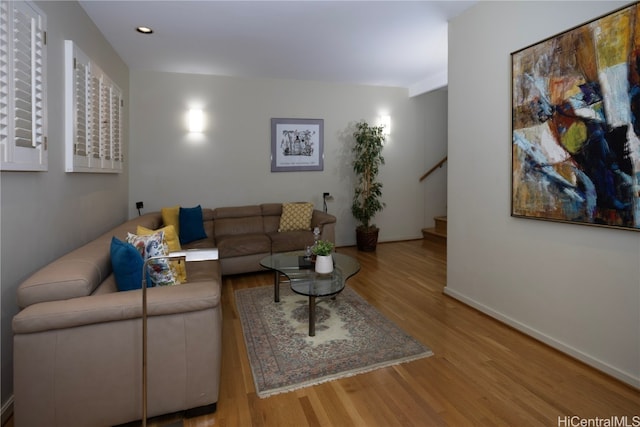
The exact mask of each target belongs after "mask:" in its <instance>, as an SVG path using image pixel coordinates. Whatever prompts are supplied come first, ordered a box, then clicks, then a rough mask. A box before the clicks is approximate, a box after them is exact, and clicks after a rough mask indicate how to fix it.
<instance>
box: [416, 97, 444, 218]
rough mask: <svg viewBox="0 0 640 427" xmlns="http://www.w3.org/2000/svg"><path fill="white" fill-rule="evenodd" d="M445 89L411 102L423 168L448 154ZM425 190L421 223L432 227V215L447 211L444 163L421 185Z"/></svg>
mask: <svg viewBox="0 0 640 427" xmlns="http://www.w3.org/2000/svg"><path fill="white" fill-rule="evenodd" d="M447 97H448V92H447V88H444V89H439V90H436V91H433V92H430V93H428V94H424V95H421V96H417V97H415V98H414V102H415V103H416V104H417V106H416V109H415V110H416V111H417V112H418V113H419V114H420V116H421V117H422V119H421V120H420V121H419V123H420V125H419V126H420V128H419V131H418V134H419V135H422V138H423V143H424V151H425V152H424V170H423V171H422V172H421V173H420V176H422V175H423V174H424V173H425V172H427V171H428V170H429V169H431V168H432V167H433V166H435V165H436V164H437V163H438V162H439V161H440V160H442V159H443V158H444V157H446V156H447ZM420 185H421V186H422V190H423V191H424V216H423V220H422V222H423V226H424V227H433V226H434V225H435V221H434V219H433V218H434V217H435V216H441V215H446V214H447V163H444V164H443V165H442V167H440V168H438V169H436V170H435V171H433V172H432V173H431V175H429V176H428V177H427V178H426V179H424V180H423V181H422V183H421V184H420Z"/></svg>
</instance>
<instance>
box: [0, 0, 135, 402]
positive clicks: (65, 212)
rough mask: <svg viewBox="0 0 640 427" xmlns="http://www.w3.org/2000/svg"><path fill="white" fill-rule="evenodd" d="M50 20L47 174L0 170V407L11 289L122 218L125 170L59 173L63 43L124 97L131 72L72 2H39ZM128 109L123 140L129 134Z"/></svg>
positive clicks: (6, 392)
mask: <svg viewBox="0 0 640 427" xmlns="http://www.w3.org/2000/svg"><path fill="white" fill-rule="evenodd" d="M36 4H37V6H38V7H39V8H40V9H42V11H43V12H44V13H45V14H46V15H47V27H48V31H47V42H48V43H47V66H48V75H47V78H48V89H49V92H48V108H49V121H48V123H49V132H48V137H49V138H48V141H49V171H48V172H2V173H1V178H0V179H1V184H2V192H1V194H0V197H1V206H2V213H1V216H2V218H1V233H0V246H1V264H0V270H1V272H0V274H1V278H2V279H1V289H2V302H1V305H2V322H1V328H2V341H1V344H2V353H1V359H2V371H1V372H2V380H1V382H2V393H1V397H2V404H3V409H4V406H5V405H6V404H7V401H8V400H9V399H10V396H11V395H12V393H13V368H12V366H13V356H12V353H13V334H12V330H11V319H12V317H13V316H14V315H15V314H16V313H17V312H18V307H17V305H16V296H15V295H16V288H17V286H18V284H19V283H20V282H21V281H22V280H24V279H25V278H26V277H27V276H29V275H30V274H31V273H33V272H34V271H36V270H37V269H38V268H40V267H41V266H43V265H45V264H46V263H48V262H49V261H51V260H53V259H55V258H57V257H59V256H60V255H62V254H64V253H66V252H68V251H70V250H71V249H73V248H76V247H78V246H80V245H81V244H83V243H85V242H87V241H89V240H91V239H92V238H93V237H95V236H97V235H99V234H101V233H103V232H104V231H106V230H107V229H109V228H111V227H112V226H114V225H116V224H118V223H120V222H122V221H123V220H125V219H126V218H127V200H128V197H127V191H128V185H127V184H128V173H127V172H126V171H125V172H124V173H122V174H117V175H116V174H95V175H89V174H67V173H65V172H64V98H63V95H64V94H63V90H64V77H63V76H64V68H63V59H64V40H65V39H71V40H73V41H75V42H77V43H78V46H79V47H80V48H81V49H82V50H83V51H84V52H85V53H86V54H88V55H90V56H91V58H92V59H93V60H94V61H95V62H96V63H97V64H99V66H100V67H101V68H102V69H103V71H104V72H105V73H106V74H107V75H109V77H111V78H112V79H113V80H114V81H115V82H116V84H117V85H118V86H119V87H120V88H121V89H122V91H123V93H124V96H125V99H126V98H127V96H128V92H129V75H128V69H127V67H126V65H125V64H124V62H122V60H121V59H120V58H119V57H118V56H117V55H116V53H115V52H114V50H113V49H112V48H111V46H110V45H109V44H108V43H107V42H106V40H105V39H104V38H103V37H102V34H101V33H100V32H99V31H98V30H97V29H96V28H95V26H94V25H93V23H92V22H91V21H90V20H89V18H88V17H87V15H86V14H85V13H84V10H83V9H82V8H80V6H79V5H78V4H77V3H76V2H68V1H61V2H50V1H45V2H36ZM127 114H128V107H127V106H126V105H125V108H124V120H123V136H124V138H125V144H126V136H127V135H128V132H129V130H128V117H127Z"/></svg>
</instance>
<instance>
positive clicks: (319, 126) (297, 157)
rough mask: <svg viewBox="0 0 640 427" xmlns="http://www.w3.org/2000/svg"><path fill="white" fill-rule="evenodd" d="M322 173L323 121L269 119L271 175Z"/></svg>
mask: <svg viewBox="0 0 640 427" xmlns="http://www.w3.org/2000/svg"><path fill="white" fill-rule="evenodd" d="M322 170H324V119H285V118H272V119H271V172H299V171H322Z"/></svg>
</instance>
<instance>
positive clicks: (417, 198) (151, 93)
mask: <svg viewBox="0 0 640 427" xmlns="http://www.w3.org/2000/svg"><path fill="white" fill-rule="evenodd" d="M130 86H131V146H130V161H131V164H132V165H133V167H132V169H131V171H130V174H131V179H130V191H129V194H130V196H129V201H130V209H129V214H130V215H131V216H133V215H136V214H137V211H136V210H135V202H136V201H143V202H144V206H145V209H144V212H151V211H155V210H159V209H160V208H161V207H163V206H169V205H175V204H179V205H181V206H194V205H197V204H201V205H202V206H205V207H219V206H235V205H247V204H258V203H264V202H281V201H282V202H284V201H299V200H308V201H311V202H313V203H314V204H315V205H316V207H318V208H319V209H321V208H322V193H323V192H330V193H331V194H332V195H333V197H334V200H333V201H330V202H329V203H328V209H329V212H330V213H332V214H334V215H336V216H337V217H338V221H337V227H336V240H337V243H338V245H350V244H355V231H354V229H355V221H354V220H353V218H352V216H351V211H350V206H351V198H352V195H353V174H352V171H351V163H350V162H351V153H350V146H351V145H350V144H351V141H352V137H351V133H352V128H350V125H351V124H353V123H354V122H356V121H358V120H360V119H365V120H367V121H369V122H370V123H372V124H375V123H376V121H377V118H378V116H379V115H381V114H388V115H390V116H391V120H392V125H391V126H392V128H391V131H392V133H391V136H390V137H389V139H388V141H387V144H386V146H385V148H384V150H383V155H384V157H385V159H386V165H385V166H383V167H382V169H381V174H380V179H381V181H382V182H383V185H384V188H383V199H384V201H385V202H386V203H387V207H386V209H385V210H384V211H382V212H381V213H380V214H378V216H377V217H376V218H375V222H376V224H377V225H378V226H379V227H380V228H381V231H380V240H381V241H385V240H402V239H412V238H420V237H421V231H420V230H421V228H422V227H424V224H423V222H424V221H423V215H424V191H425V188H424V184H421V183H419V182H418V178H419V177H420V175H422V173H423V172H424V171H425V170H426V168H427V167H430V166H432V165H433V164H434V163H435V162H437V161H438V160H439V159H440V158H437V157H438V156H440V155H441V153H440V152H439V151H446V145H445V144H446V143H445V141H446V139H443V138H436V140H437V141H436V142H434V141H431V140H430V138H429V137H428V136H427V135H425V128H424V122H425V115H426V114H427V112H428V108H435V107H433V103H434V102H435V103H437V104H438V105H439V106H440V108H441V109H443V108H444V106H443V105H442V99H441V97H440V98H439V97H436V98H435V99H434V100H431V98H430V95H429V94H425V95H421V96H419V97H415V98H409V97H408V92H407V90H406V89H400V88H389V87H372V86H354V85H338V84H325V83H316V82H301V81H293V80H267V79H243V78H233V77H217V76H203V75H190V74H175V73H159V72H142V71H132V72H131V81H130ZM193 106H200V107H202V108H203V109H204V111H205V114H206V116H207V118H208V121H209V123H208V128H207V130H206V131H205V133H204V135H201V136H200V137H199V138H194V137H193V135H189V134H188V133H187V131H186V128H185V125H184V116H185V114H186V111H187V109H188V108H190V107H193ZM271 118H313V119H320V118H321V119H324V154H325V160H324V170H323V171H315V172H277V173H272V172H271V169H270V167H271V166H270V146H271V142H270V138H271V137H270V133H271V127H270V119H271ZM439 125H440V126H439V127H440V129H442V128H444V122H440V123H439ZM436 133H437V134H439V135H441V134H442V131H438V132H436ZM429 144H440V147H438V148H436V149H434V150H433V151H437V152H438V153H437V156H435V157H434V158H428V157H429V155H430V154H428V151H429V150H432V149H431V148H429V150H427V148H426V147H427V146H428V145H429ZM430 152H431V151H429V153H430ZM433 191H436V190H433ZM445 191H446V189H445V188H444V187H442V186H441V189H440V195H439V196H438V197H439V198H440V199H441V201H439V202H437V203H440V204H441V206H440V207H439V208H437V209H438V210H439V211H441V210H443V209H444V194H445V193H444V192H445Z"/></svg>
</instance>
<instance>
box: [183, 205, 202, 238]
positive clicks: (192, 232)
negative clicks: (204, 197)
mask: <svg viewBox="0 0 640 427" xmlns="http://www.w3.org/2000/svg"><path fill="white" fill-rule="evenodd" d="M178 221H179V223H180V243H181V244H185V243H189V242H195V241H196V240H201V239H206V238H207V233H206V232H205V231H204V224H203V223H202V207H200V205H198V206H196V207H194V208H182V207H181V208H180V216H179V220H178Z"/></svg>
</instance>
